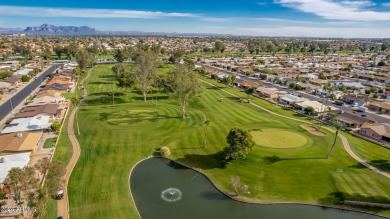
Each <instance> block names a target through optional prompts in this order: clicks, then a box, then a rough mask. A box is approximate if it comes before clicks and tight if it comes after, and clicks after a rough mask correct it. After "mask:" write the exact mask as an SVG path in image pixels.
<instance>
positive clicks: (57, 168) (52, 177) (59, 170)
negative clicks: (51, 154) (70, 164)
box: [45, 160, 66, 196]
mask: <svg viewBox="0 0 390 219" xmlns="http://www.w3.org/2000/svg"><path fill="white" fill-rule="evenodd" d="M65 172H66V170H65V166H64V164H63V163H62V162H61V161H59V160H53V161H52V163H51V164H50V167H49V170H48V173H47V176H46V181H45V185H46V188H47V192H48V194H49V195H50V196H55V195H57V193H58V191H59V190H61V188H62V186H63V180H62V177H63V176H64V175H65Z"/></svg>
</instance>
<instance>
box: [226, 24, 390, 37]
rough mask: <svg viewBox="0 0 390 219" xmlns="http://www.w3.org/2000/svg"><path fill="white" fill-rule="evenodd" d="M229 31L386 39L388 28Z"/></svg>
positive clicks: (236, 31) (300, 27) (280, 28)
mask: <svg viewBox="0 0 390 219" xmlns="http://www.w3.org/2000/svg"><path fill="white" fill-rule="evenodd" d="M229 29H230V30H233V31H235V33H239V34H247V35H257V36H285V37H341V38H370V37H376V38H387V37H388V36H389V35H390V28H382V29H379V28H358V27H357V28H356V27H353V28H346V27H302V26H283V27H275V28H273V27H266V28H263V27H240V28H233V27H230V28H229Z"/></svg>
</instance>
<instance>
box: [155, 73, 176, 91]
mask: <svg viewBox="0 0 390 219" xmlns="http://www.w3.org/2000/svg"><path fill="white" fill-rule="evenodd" d="M154 87H156V88H157V89H159V91H160V93H171V92H172V89H171V87H170V84H169V81H168V76H167V75H157V78H156V81H155V82H154Z"/></svg>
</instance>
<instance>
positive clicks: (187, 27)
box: [0, 0, 390, 38]
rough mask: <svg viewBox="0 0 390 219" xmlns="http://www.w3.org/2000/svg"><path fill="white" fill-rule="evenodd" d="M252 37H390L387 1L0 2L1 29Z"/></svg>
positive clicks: (389, 8) (46, 0) (81, 0)
mask: <svg viewBox="0 0 390 219" xmlns="http://www.w3.org/2000/svg"><path fill="white" fill-rule="evenodd" d="M42 23H49V24H54V25H74V26H81V25H87V26H90V27H94V28H96V29H99V30H125V31H148V32H150V31H151V32H186V33H188V32H191V33H225V34H237V35H256V36H300V37H301V36H318V37H379V38H384V37H387V38H388V37H390V0H375V1H374V0H257V1H256V0H239V1H237V0H236V1H230V0H225V1H215V0H197V1H188V0H187V1H183V0H180V1H178V0H164V1H163V0H155V1H148V0H144V1H129V0H112V1H107V0H106V1H102V0H94V1H87V0H77V1H53V0H50V1H48V0H40V1H20V0H19V1H18V0H1V1H0V27H23V28H24V27H26V26H32V25H40V24H42Z"/></svg>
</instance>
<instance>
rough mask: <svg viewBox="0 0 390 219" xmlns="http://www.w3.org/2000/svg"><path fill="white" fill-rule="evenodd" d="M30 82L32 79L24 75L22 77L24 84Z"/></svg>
mask: <svg viewBox="0 0 390 219" xmlns="http://www.w3.org/2000/svg"><path fill="white" fill-rule="evenodd" d="M29 81H30V77H29V76H27V75H23V76H22V82H29Z"/></svg>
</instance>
